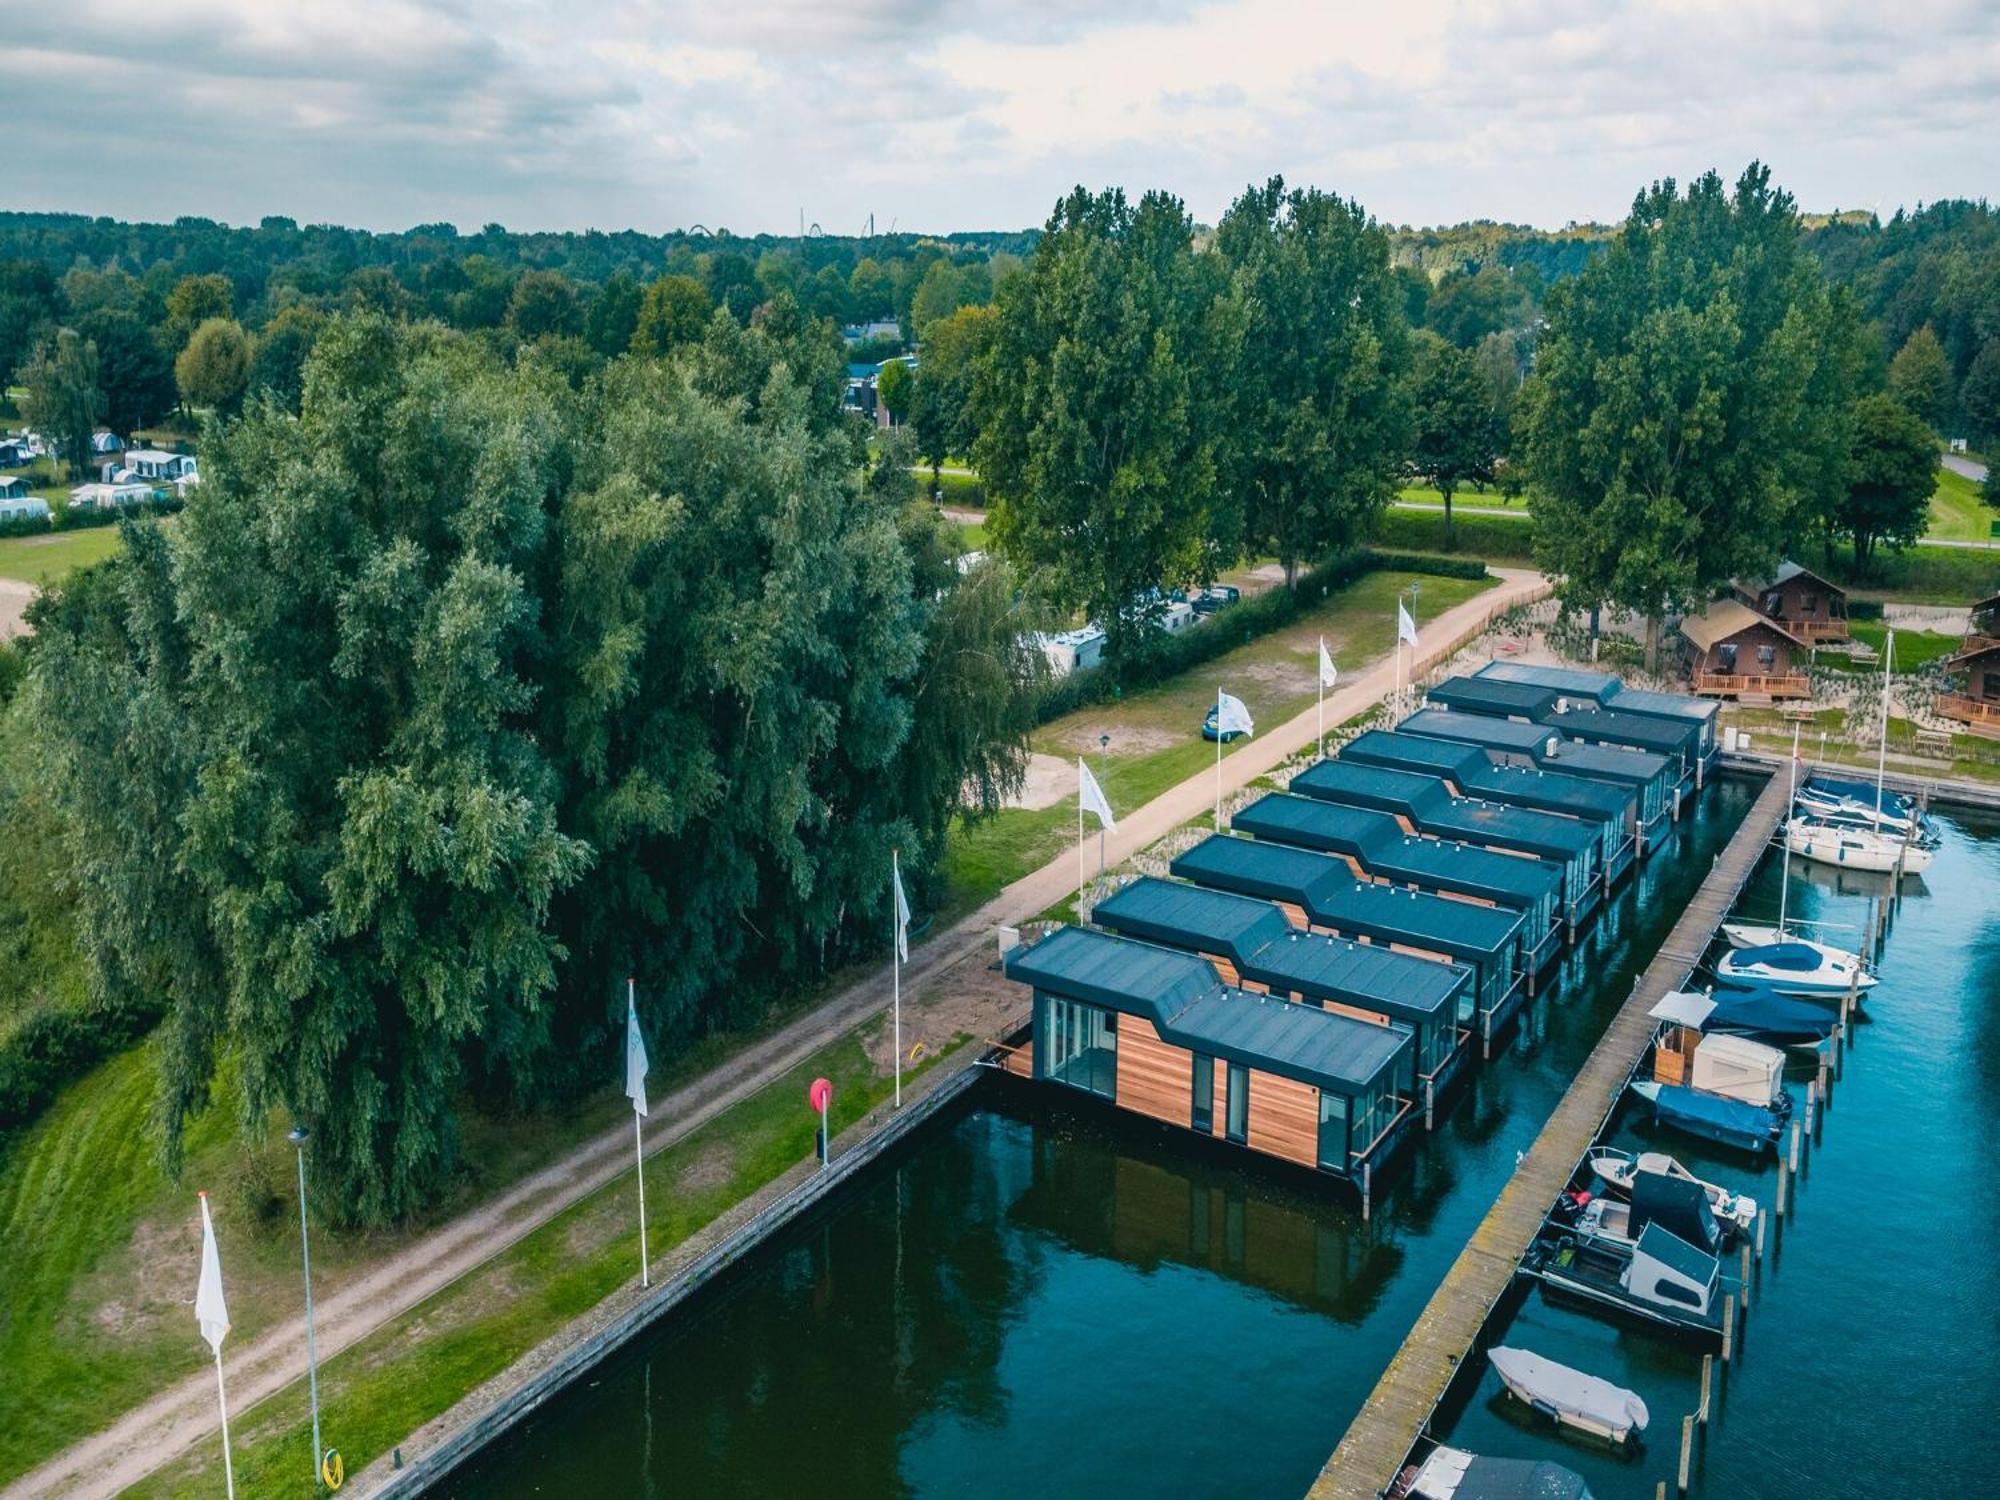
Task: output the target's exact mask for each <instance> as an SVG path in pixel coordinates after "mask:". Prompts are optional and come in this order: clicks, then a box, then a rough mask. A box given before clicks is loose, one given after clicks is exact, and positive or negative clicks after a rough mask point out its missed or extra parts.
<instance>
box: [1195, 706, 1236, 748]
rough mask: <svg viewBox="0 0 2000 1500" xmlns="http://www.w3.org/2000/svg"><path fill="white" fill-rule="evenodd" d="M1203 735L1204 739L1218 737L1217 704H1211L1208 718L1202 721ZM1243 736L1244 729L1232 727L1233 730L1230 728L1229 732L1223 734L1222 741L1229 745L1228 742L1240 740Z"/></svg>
mask: <svg viewBox="0 0 2000 1500" xmlns="http://www.w3.org/2000/svg"><path fill="white" fill-rule="evenodd" d="M1201 737H1202V738H1203V739H1205V740H1212V739H1214V738H1216V734H1215V706H1214V705H1213V704H1210V705H1209V710H1208V717H1207V718H1205V719H1203V720H1202V721H1201ZM1242 738H1243V731H1242V730H1240V729H1232V730H1230V731H1229V733H1227V734H1225V735H1223V736H1222V743H1223V744H1225V745H1227V744H1228V743H1230V742H1231V741H1232V740H1240V739H1242Z"/></svg>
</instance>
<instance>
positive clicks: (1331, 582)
mask: <svg viewBox="0 0 2000 1500" xmlns="http://www.w3.org/2000/svg"><path fill="white" fill-rule="evenodd" d="M1382 569H1394V570H1397V571H1400V572H1406V573H1428V574H1430V575H1432V576H1434V577H1440V578H1484V577H1485V576H1486V565H1485V564H1484V563H1483V562H1480V561H1479V560H1477V559H1476V558H1469V557H1430V556H1425V555H1422V554H1414V553H1404V552H1381V551H1377V550H1376V549H1375V548H1373V547H1357V548H1355V549H1354V550H1353V551H1351V552H1346V553H1343V554H1341V555H1340V556H1339V557H1336V558H1334V559H1333V560H1332V561H1330V562H1326V563H1322V564H1321V565H1320V566H1319V567H1317V568H1314V569H1312V570H1310V571H1309V572H1305V573H1301V574H1300V575H1299V578H1298V586H1297V587H1296V588H1291V589H1285V588H1275V589H1270V590H1268V591H1266V592H1265V593H1262V594H1258V595H1256V596H1254V597H1252V598H1247V599H1240V600H1238V601H1237V602H1236V603H1235V604H1232V605H1229V606H1228V607H1227V608H1225V609H1220V610H1217V611H1216V612H1215V613H1214V614H1213V615H1210V616H1209V618H1208V623H1207V624H1205V625H1202V626H1200V627H1199V628H1197V629H1194V630H1184V631H1181V632H1180V633H1179V634H1177V635H1168V634H1167V633H1166V632H1165V631H1151V632H1149V633H1148V634H1149V636H1150V639H1149V640H1148V641H1147V642H1146V645H1145V649H1144V650H1142V651H1140V652H1139V653H1138V654H1136V655H1135V656H1133V657H1132V658H1131V659H1129V660H1127V661H1124V662H1111V661H1107V662H1105V663H1104V664H1103V665H1102V666H1097V667H1090V668H1088V669H1086V670H1084V671H1081V672H1071V673H1070V674H1069V675H1068V676H1066V677H1060V678H1057V679H1056V680H1055V681H1054V682H1051V683H1050V684H1049V685H1048V686H1047V687H1046V688H1045V689H1043V692H1042V697H1041V701H1040V702H1039V704H1038V705H1037V711H1036V721H1037V722H1038V723H1042V724H1046V723H1048V722H1049V720H1051V719H1058V718H1061V717H1062V716H1063V715H1064V714H1066V713H1072V712H1074V711H1075V710H1077V709H1079V708H1086V707H1088V706H1089V705H1091V704H1093V703H1103V702H1106V701H1107V700H1109V699H1111V698H1114V697H1117V696H1118V695H1120V694H1122V693H1124V692H1125V691H1127V690H1128V689H1133V688H1143V687H1149V686H1151V685H1152V684H1154V683H1157V682H1164V681H1165V680H1167V679H1168V678H1170V677H1178V676H1179V675H1180V674H1181V673H1183V672H1186V671H1188V670H1190V669H1192V668H1194V667H1198V666H1200V665H1201V664H1202V663H1203V662H1208V661H1213V660H1214V659H1215V658H1216V657H1218V656H1224V655H1227V654H1228V653H1229V652H1231V651H1234V650H1235V649H1236V648H1237V647H1238V646H1246V645H1248V644H1249V643H1250V642H1251V641H1254V640H1256V639H1257V638H1258V637H1259V636H1262V635H1268V634H1270V633H1271V632H1272V631H1274V630H1279V629H1282V628H1283V627H1285V626H1286V625H1289V624H1291V623H1292V621H1294V620H1296V619H1297V618H1298V617H1299V616H1300V615H1302V614H1304V613H1305V612H1306V611H1307V610H1309V609H1312V608H1315V607H1316V606H1317V605H1318V604H1319V603H1320V601H1321V600H1322V599H1324V598H1325V597H1326V596H1327V594H1329V593H1331V592H1332V591H1333V590H1334V589H1337V588H1344V587H1346V586H1347V585H1348V584H1350V583H1352V582H1354V580H1355V579H1357V578H1360V577H1361V576H1363V575H1364V574H1367V573H1374V572H1377V571H1380V570H1382Z"/></svg>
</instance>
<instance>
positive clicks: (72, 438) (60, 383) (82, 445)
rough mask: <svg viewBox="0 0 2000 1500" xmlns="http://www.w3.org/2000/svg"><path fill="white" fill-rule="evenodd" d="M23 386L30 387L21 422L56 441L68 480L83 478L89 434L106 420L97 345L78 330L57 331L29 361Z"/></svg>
mask: <svg viewBox="0 0 2000 1500" xmlns="http://www.w3.org/2000/svg"><path fill="white" fill-rule="evenodd" d="M21 383H22V385H23V386H25V387H26V391H25V393H24V394H23V395H22V397H21V416H22V418H23V419H24V420H25V421H26V422H27V423H28V424H29V425H30V426H33V427H39V428H41V429H42V430H43V431H45V432H47V433H48V434H49V435H50V436H51V437H53V438H54V439H55V441H56V447H57V449H58V451H59V452H61V454H62V456H63V462H64V464H65V466H66V467H67V468H68V470H69V477H70V478H71V479H72V480H79V479H82V478H83V476H84V474H85V473H86V472H87V466H88V464H89V463H90V455H91V447H90V439H91V435H92V434H93V433H95V432H96V431H97V424H98V423H99V422H100V421H102V420H103V416H104V393H103V391H102V390H101V389H100V387H99V385H98V370H97V346H96V345H95V344H93V343H91V342H90V340H88V339H86V338H85V337H84V336H83V335H82V334H80V333H78V332H77V331H76V330H75V329H74V328H62V329H58V330H57V331H56V333H55V335H54V336H53V337H52V338H49V339H45V340H44V341H43V343H42V345H41V347H40V348H39V349H37V350H36V351H35V355H34V358H32V359H30V360H29V361H28V367H27V368H26V369H25V370H24V371H22V372H21Z"/></svg>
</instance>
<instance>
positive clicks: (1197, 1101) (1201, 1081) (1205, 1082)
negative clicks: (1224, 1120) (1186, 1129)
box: [1188, 1052, 1215, 1135]
mask: <svg viewBox="0 0 2000 1500" xmlns="http://www.w3.org/2000/svg"><path fill="white" fill-rule="evenodd" d="M1188 1124H1190V1125H1192V1126H1193V1127H1194V1128H1195V1129H1196V1130H1199V1131H1200V1132H1201V1133H1202V1134H1203V1135H1213V1134H1215V1059H1214V1058H1212V1057H1210V1056H1208V1055H1207V1054H1206V1053H1202V1052H1197V1053H1195V1055H1194V1098H1193V1099H1192V1100H1191V1101H1190V1104H1189V1108H1188Z"/></svg>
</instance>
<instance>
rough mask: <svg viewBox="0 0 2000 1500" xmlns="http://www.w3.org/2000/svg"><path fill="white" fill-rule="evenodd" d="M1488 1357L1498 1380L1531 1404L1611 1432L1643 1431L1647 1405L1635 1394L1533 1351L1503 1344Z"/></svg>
mask: <svg viewBox="0 0 2000 1500" xmlns="http://www.w3.org/2000/svg"><path fill="white" fill-rule="evenodd" d="M1487 1358H1488V1359H1490V1360H1492V1361H1493V1368H1494V1369H1496V1370H1498V1371H1499V1372H1500V1375H1501V1378H1502V1379H1504V1380H1505V1381H1506V1382H1507V1383H1508V1384H1509V1385H1511V1386H1512V1387H1514V1389H1515V1390H1517V1391H1519V1392H1520V1393H1521V1394H1522V1395H1524V1396H1526V1397H1527V1398H1528V1399H1529V1400H1531V1401H1540V1402H1543V1403H1544V1404H1546V1405H1548V1406H1551V1407H1553V1408H1555V1410H1557V1411H1559V1412H1571V1413H1574V1414H1575V1415H1577V1416H1581V1417H1587V1418H1588V1419H1589V1420H1590V1421H1592V1422H1594V1423H1596V1424H1597V1425H1598V1426H1600V1427H1608V1428H1610V1429H1611V1430H1612V1431H1614V1432H1622V1431H1624V1430H1625V1429H1626V1428H1628V1427H1631V1428H1636V1429H1638V1430H1640V1431H1642V1432H1643V1431H1644V1430H1645V1427H1646V1403H1645V1402H1643V1401H1641V1400H1640V1399H1639V1397H1638V1395H1637V1393H1635V1392H1633V1391H1628V1390H1626V1389H1625V1387H1624V1386H1622V1385H1613V1384H1612V1383H1611V1382H1610V1381H1608V1380H1602V1379H1599V1378H1598V1377H1597V1376H1595V1375H1587V1374H1585V1373H1584V1372H1583V1371H1582V1370H1573V1369H1571V1368H1570V1367H1569V1366H1568V1365H1559V1364H1557V1363H1556V1362H1555V1361H1554V1360H1552V1359H1544V1358H1543V1357H1542V1356H1541V1355H1539V1354H1537V1353H1535V1352H1534V1351H1533V1350H1532V1349H1511V1348H1508V1347H1507V1346H1505V1345H1502V1346H1501V1347H1499V1348H1497V1349H1494V1350H1491V1351H1490V1352H1489V1353H1488V1355H1487Z"/></svg>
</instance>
